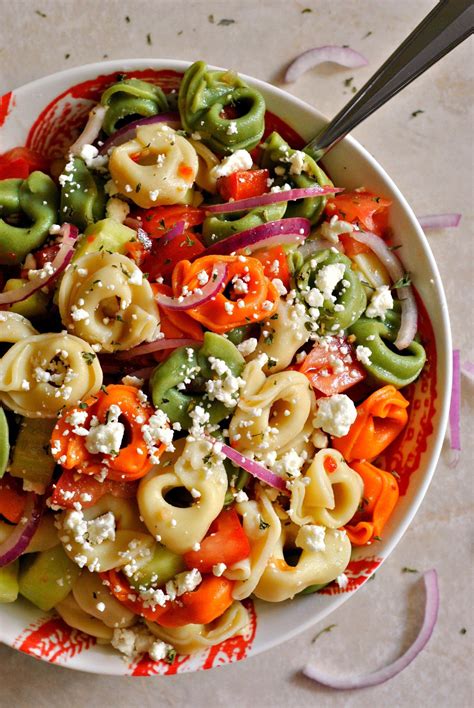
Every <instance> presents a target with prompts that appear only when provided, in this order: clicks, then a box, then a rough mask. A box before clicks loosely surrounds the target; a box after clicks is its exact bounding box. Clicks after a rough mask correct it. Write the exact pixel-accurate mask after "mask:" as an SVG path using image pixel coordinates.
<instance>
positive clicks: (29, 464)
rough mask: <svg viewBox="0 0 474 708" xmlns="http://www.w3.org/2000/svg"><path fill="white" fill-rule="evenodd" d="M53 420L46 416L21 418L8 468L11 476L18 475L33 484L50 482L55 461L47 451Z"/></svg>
mask: <svg viewBox="0 0 474 708" xmlns="http://www.w3.org/2000/svg"><path fill="white" fill-rule="evenodd" d="M55 422H56V421H54V420H50V419H48V418H25V419H24V420H23V422H22V424H21V427H20V432H19V433H18V437H17V439H16V443H15V448H14V450H13V455H12V461H11V465H10V469H9V470H8V471H9V473H10V474H11V475H12V477H20V478H21V479H26V480H28V482H32V483H33V484H42V485H47V484H49V483H50V481H51V479H52V476H53V472H54V466H55V462H54V459H53V458H52V456H51V454H50V451H49V441H50V439H51V433H52V431H53V428H54V425H55Z"/></svg>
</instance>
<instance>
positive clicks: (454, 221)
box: [417, 214, 461, 230]
mask: <svg viewBox="0 0 474 708" xmlns="http://www.w3.org/2000/svg"><path fill="white" fill-rule="evenodd" d="M417 219H418V223H419V224H420V226H421V228H422V229H425V230H427V229H448V228H454V227H456V226H459V222H460V221H461V214H428V215H427V216H417Z"/></svg>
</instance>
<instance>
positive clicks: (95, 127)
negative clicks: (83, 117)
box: [69, 104, 107, 155]
mask: <svg viewBox="0 0 474 708" xmlns="http://www.w3.org/2000/svg"><path fill="white" fill-rule="evenodd" d="M106 112H107V106H102V105H100V104H99V105H97V106H94V108H93V109H92V110H91V111H90V113H89V118H88V119H87V123H86V125H85V128H84V130H83V131H82V133H81V134H80V135H79V137H78V138H77V140H76V141H75V142H74V143H73V144H72V145H71V147H70V148H69V154H70V155H80V154H81V150H82V148H83V147H84V145H92V143H94V142H95V141H96V140H97V138H98V137H99V133H100V131H101V128H102V123H103V122H104V116H105V114H106Z"/></svg>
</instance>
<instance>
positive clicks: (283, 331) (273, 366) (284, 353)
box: [255, 299, 310, 374]
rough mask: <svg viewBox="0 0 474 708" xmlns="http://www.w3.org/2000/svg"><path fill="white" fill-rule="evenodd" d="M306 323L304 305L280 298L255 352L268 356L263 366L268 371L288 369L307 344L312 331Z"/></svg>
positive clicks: (266, 323)
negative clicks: (299, 350)
mask: <svg viewBox="0 0 474 708" xmlns="http://www.w3.org/2000/svg"><path fill="white" fill-rule="evenodd" d="M305 323H306V316H305V308H304V306H302V305H301V304H299V303H296V304H292V303H291V304H290V303H289V302H287V301H286V300H283V299H280V301H279V303H278V309H277V311H276V314H275V315H273V317H271V318H270V319H269V320H267V321H266V322H264V327H263V331H264V332H265V334H263V332H262V333H261V334H260V339H259V341H258V346H257V349H256V354H255V355H256V356H257V355H258V354H266V355H267V356H268V362H267V363H266V364H265V366H264V367H263V370H264V371H265V372H266V373H271V374H276V373H278V372H279V371H283V369H286V367H287V366H288V365H289V364H290V363H291V361H292V360H293V357H294V355H295V354H296V352H297V351H298V349H300V347H302V346H303V345H304V344H306V342H307V341H308V339H309V337H310V333H309V331H308V330H307V328H306V327H305Z"/></svg>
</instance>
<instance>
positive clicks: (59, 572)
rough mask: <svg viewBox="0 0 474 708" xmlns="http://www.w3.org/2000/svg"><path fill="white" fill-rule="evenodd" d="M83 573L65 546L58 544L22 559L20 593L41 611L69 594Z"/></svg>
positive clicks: (51, 606)
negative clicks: (67, 552) (68, 555)
mask: <svg viewBox="0 0 474 708" xmlns="http://www.w3.org/2000/svg"><path fill="white" fill-rule="evenodd" d="M80 572H81V571H80V568H79V567H78V566H77V565H76V564H75V563H74V562H73V561H72V560H70V558H68V557H67V555H66V553H65V552H64V549H63V547H62V546H55V548H51V549H50V550H49V551H42V552H41V553H38V554H35V555H34V556H32V557H31V558H27V559H26V560H25V561H23V563H22V565H21V568H20V594H21V595H23V597H26V599H27V600H29V601H30V602H32V603H33V605H36V607H39V608H40V610H45V611H47V610H51V609H52V608H53V607H54V606H55V605H57V604H58V602H61V601H62V600H64V598H65V597H67V595H69V593H70V591H71V588H72V586H73V585H74V583H75V582H76V580H77V578H78V577H79V574H80Z"/></svg>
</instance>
